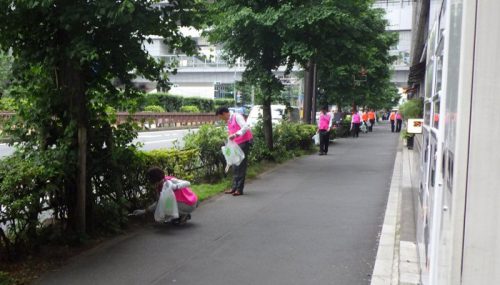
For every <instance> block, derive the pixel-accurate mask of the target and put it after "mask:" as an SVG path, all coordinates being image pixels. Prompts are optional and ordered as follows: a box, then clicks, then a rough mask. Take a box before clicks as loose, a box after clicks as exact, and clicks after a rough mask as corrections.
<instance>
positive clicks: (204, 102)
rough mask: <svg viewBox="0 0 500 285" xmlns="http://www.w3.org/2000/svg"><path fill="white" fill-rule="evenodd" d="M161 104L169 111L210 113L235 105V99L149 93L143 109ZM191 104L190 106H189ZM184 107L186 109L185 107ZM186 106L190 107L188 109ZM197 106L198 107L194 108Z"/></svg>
mask: <svg viewBox="0 0 500 285" xmlns="http://www.w3.org/2000/svg"><path fill="white" fill-rule="evenodd" d="M152 105H154V106H160V107H162V108H163V109H165V110H166V111H167V112H195V111H196V110H197V111H196V112H203V113H209V112H213V111H215V109H216V108H218V107H220V106H232V105H234V100H233V99H215V100H212V99H205V98H198V97H183V96H176V95H170V94H167V93H153V94H147V95H145V97H144V100H143V102H142V107H141V109H145V108H146V107H147V106H152ZM188 106H189V107H188ZM183 107H184V109H183ZM185 107H188V108H187V109H186V108H185ZM194 108H197V109H194Z"/></svg>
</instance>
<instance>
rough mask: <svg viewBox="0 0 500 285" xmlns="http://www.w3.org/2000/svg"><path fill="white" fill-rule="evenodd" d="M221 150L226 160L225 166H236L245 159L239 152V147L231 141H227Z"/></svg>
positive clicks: (242, 153)
mask: <svg viewBox="0 0 500 285" xmlns="http://www.w3.org/2000/svg"><path fill="white" fill-rule="evenodd" d="M221 149H222V153H223V154H224V158H225V159H226V164H227V166H231V165H236V166H238V165H240V163H241V162H242V161H243V160H244V159H245V153H244V152H243V150H241V148H240V146H239V145H238V144H237V143H235V142H234V141H232V140H228V141H227V143H226V145H225V146H223V147H222V148H221Z"/></svg>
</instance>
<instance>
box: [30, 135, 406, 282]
mask: <svg viewBox="0 0 500 285" xmlns="http://www.w3.org/2000/svg"><path fill="white" fill-rule="evenodd" d="M397 136H398V134H392V133H390V132H388V130H387V126H382V127H376V128H375V132H374V133H370V134H363V135H361V137H360V138H358V139H350V138H349V139H340V140H338V141H337V142H336V143H335V144H334V145H331V146H330V152H329V154H328V155H327V156H317V155H311V156H306V157H302V158H299V159H296V160H292V161H289V162H287V163H286V164H283V165H281V166H279V167H278V168H276V169H274V170H273V171H270V172H267V173H265V174H263V175H261V176H260V177H259V178H258V179H256V180H254V181H252V182H251V183H249V184H247V187H246V189H245V195H243V196H241V197H233V196H229V195H220V196H218V197H216V198H214V199H211V200H209V201H207V202H205V203H203V204H202V205H201V206H200V207H199V208H198V209H197V210H196V211H195V212H194V213H193V219H192V220H191V221H190V222H189V223H188V224H187V225H186V226H184V227H174V226H170V225H148V226H146V227H145V228H143V229H141V230H138V231H136V232H134V233H132V234H129V235H125V236H122V237H119V238H116V239H113V240H111V241H109V242H106V243H105V244H103V245H101V246H99V247H98V248H95V249H94V250H91V251H89V252H87V253H85V254H83V255H81V256H78V257H76V258H75V259H73V260H71V262H69V264H68V265H67V266H65V267H63V268H61V269H60V270H58V271H55V272H51V273H49V274H47V275H45V276H44V277H43V279H42V280H41V281H40V283H39V284H52V285H53V284H93V285H99V284H106V285H113V284H120V285H122V284H183V285H195V284H196V285H202V284H203V285H212V284H213V285H226V284H227V285H232V284H238V285H271V284H272V285H281V284H283V285H285V284H286V285H293V284H297V285H299V284H300V285H312V284H319V285H325V284H333V285H363V284H369V282H370V275H371V273H372V271H373V265H374V262H375V257H376V250H377V244H378V237H379V234H380V230H381V225H382V223H383V218H384V217H383V215H384V210H385V206H386V201H387V196H388V192H389V184H390V180H391V174H392V169H393V164H394V159H395V154H396V147H397Z"/></svg>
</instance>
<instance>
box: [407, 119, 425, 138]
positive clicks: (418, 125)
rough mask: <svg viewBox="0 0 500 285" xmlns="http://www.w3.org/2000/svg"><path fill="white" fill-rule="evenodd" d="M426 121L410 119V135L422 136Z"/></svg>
mask: <svg viewBox="0 0 500 285" xmlns="http://www.w3.org/2000/svg"><path fill="white" fill-rule="evenodd" d="M423 124H424V119H408V133H409V134H421V133H422V125H423Z"/></svg>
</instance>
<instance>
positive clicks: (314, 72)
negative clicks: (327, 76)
mask: <svg viewBox="0 0 500 285" xmlns="http://www.w3.org/2000/svg"><path fill="white" fill-rule="evenodd" d="M311 64H312V83H311V85H312V86H311V97H312V100H311V101H312V107H311V123H312V124H316V110H317V104H316V103H317V101H318V98H317V96H316V94H317V92H316V89H317V88H316V77H317V70H316V63H314V62H313V61H311Z"/></svg>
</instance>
